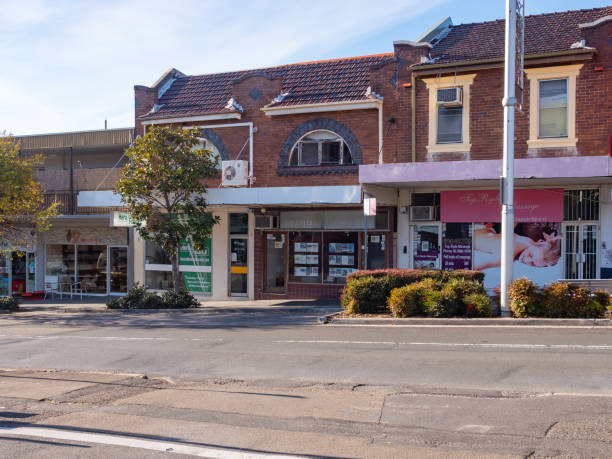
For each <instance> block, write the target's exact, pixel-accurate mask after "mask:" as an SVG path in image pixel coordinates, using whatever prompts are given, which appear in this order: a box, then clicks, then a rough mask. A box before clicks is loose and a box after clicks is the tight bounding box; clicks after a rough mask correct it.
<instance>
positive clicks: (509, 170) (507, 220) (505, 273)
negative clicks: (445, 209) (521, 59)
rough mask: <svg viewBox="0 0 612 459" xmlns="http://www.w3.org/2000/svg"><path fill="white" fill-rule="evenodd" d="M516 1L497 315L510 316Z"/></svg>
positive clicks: (510, 29)
mask: <svg viewBox="0 0 612 459" xmlns="http://www.w3.org/2000/svg"><path fill="white" fill-rule="evenodd" d="M516 11H517V2H516V0H506V34H505V35H506V37H505V38H506V42H505V65H504V99H503V101H502V105H503V106H504V157H503V164H502V177H501V186H500V200H501V204H502V216H501V221H502V237H501V239H502V247H501V314H502V316H509V315H510V301H509V298H508V286H509V285H510V282H512V276H513V272H512V271H513V265H514V111H515V108H516V96H515V83H516V82H515V78H516Z"/></svg>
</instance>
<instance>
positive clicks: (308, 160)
mask: <svg viewBox="0 0 612 459" xmlns="http://www.w3.org/2000/svg"><path fill="white" fill-rule="evenodd" d="M326 164H353V158H352V156H351V152H350V149H349V147H348V145H347V144H346V142H345V141H344V139H343V138H342V137H340V136H339V135H338V134H335V133H333V132H331V131H323V130H320V131H314V132H310V133H308V134H306V135H305V136H303V137H302V138H301V139H300V140H298V141H297V143H296V144H295V146H294V147H293V149H292V151H291V155H290V157H289V165H290V166H319V165H326Z"/></svg>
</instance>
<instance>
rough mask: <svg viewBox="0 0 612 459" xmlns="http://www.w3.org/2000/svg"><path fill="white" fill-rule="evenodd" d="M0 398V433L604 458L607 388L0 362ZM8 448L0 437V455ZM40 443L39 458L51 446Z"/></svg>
mask: <svg viewBox="0 0 612 459" xmlns="http://www.w3.org/2000/svg"><path fill="white" fill-rule="evenodd" d="M0 404H1V405H2V407H3V410H2V411H0V430H1V431H2V432H0V434H8V435H14V436H15V437H14V438H17V439H19V429H22V430H23V429H25V430H27V431H28V432H30V434H31V435H32V436H33V437H36V436H37V435H38V436H39V438H49V437H45V435H50V432H51V435H54V437H53V438H56V439H57V438H60V439H61V438H74V436H75V435H81V436H83V435H85V436H87V435H89V436H90V437H89V438H90V439H91V438H93V439H92V440H90V441H91V442H93V443H96V442H98V444H102V445H103V444H104V442H105V441H109V438H111V439H116V438H123V439H125V441H129V439H137V441H142V440H153V441H162V442H168V447H169V448H176V447H177V445H178V446H185V445H188V446H192V447H200V448H201V447H207V448H215V449H218V450H220V451H230V452H234V453H235V452H237V451H238V452H248V451H251V452H257V453H259V454H261V453H265V454H274V453H276V454H279V453H280V454H293V455H300V456H301V455H306V456H308V457H335V458H347V457H351V458H370V457H380V458H387V457H389V458H404V457H406V458H407V457H423V458H438V457H453V458H468V457H469V458H472V457H527V456H528V457H552V456H554V457H557V456H559V455H560V456H562V457H612V427H611V426H612V398H610V397H585V396H571V395H555V394H550V393H542V394H532V393H512V394H509V393H503V392H499V391H469V390H452V389H441V388H426V387H418V388H417V387H385V386H367V385H354V384H351V385H348V384H347V385H343V384H334V385H327V384H316V383H312V384H304V383H288V382H282V381H250V382H249V381H238V380H206V381H186V380H183V381H181V380H172V379H170V378H163V377H159V378H152V377H144V376H143V375H135V374H115V373H91V372H89V373H88V372H62V371H53V370H47V371H44V370H8V371H7V370H4V371H2V370H0ZM13 431H14V432H13ZM84 438H85V437H84ZM40 443H44V442H40ZM134 443H135V444H133V445H130V446H132V447H134V448H137V447H138V446H137V444H136V443H137V442H134ZM12 448H15V450H17V451H18V448H19V443H17V442H13V443H10V442H9V443H7V442H3V443H0V455H3V456H4V457H11V456H13V453H14V452H15V451H14V450H13V449H12ZM40 448H41V449H40V450H39V451H38V457H43V456H44V457H50V454H51V453H52V451H53V446H52V445H44V446H41V447H40ZM134 451H136V450H134ZM138 457H140V456H138ZM215 457H217V456H215ZM223 457H238V456H231V455H228V456H223ZM240 457H242V456H240Z"/></svg>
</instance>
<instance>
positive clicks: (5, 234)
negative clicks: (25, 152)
mask: <svg viewBox="0 0 612 459" xmlns="http://www.w3.org/2000/svg"><path fill="white" fill-rule="evenodd" d="M41 162H42V156H40V155H34V156H31V157H27V158H25V157H23V156H22V155H20V153H19V142H18V141H17V140H16V139H15V138H14V137H11V136H0V252H2V251H8V250H11V249H12V248H13V247H19V246H22V245H27V243H28V241H31V237H30V234H29V233H30V232H31V231H33V230H36V231H39V232H42V231H46V230H48V229H49V227H50V222H49V219H50V217H52V216H54V215H55V214H56V212H57V203H53V204H52V205H50V206H45V200H44V196H43V193H42V189H41V186H40V184H39V183H38V182H37V181H36V180H35V179H34V167H35V166H37V165H39V164H40V163H41Z"/></svg>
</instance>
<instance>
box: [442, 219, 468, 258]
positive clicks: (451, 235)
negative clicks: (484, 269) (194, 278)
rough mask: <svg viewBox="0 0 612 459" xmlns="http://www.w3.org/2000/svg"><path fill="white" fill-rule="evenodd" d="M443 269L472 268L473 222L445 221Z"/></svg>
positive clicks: (443, 230)
mask: <svg viewBox="0 0 612 459" xmlns="http://www.w3.org/2000/svg"><path fill="white" fill-rule="evenodd" d="M442 269H445V270H454V269H472V224H471V223H444V224H443V229H442Z"/></svg>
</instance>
